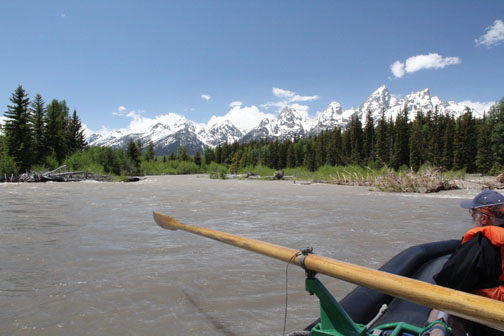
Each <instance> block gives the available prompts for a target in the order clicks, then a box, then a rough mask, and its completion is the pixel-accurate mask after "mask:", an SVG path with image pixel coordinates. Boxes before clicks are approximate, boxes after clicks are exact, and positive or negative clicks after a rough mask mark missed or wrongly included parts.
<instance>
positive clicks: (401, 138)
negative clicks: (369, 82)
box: [393, 106, 410, 169]
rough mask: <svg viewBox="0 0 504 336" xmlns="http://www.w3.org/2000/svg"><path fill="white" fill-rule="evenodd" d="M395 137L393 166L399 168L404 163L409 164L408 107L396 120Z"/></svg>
mask: <svg viewBox="0 0 504 336" xmlns="http://www.w3.org/2000/svg"><path fill="white" fill-rule="evenodd" d="M394 128H395V138H394V158H393V167H394V169H399V167H401V166H402V165H408V164H409V157H410V155H409V138H410V130H409V124H408V108H407V107H406V106H405V107H404V109H403V110H402V111H401V113H399V115H398V116H397V118H396V122H395V127H394Z"/></svg>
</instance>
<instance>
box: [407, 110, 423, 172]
mask: <svg viewBox="0 0 504 336" xmlns="http://www.w3.org/2000/svg"><path fill="white" fill-rule="evenodd" d="M424 127H425V125H424V115H423V113H422V111H418V112H417V115H416V117H415V120H414V121H413V124H412V126H411V136H410V146H409V147H410V159H409V165H410V167H411V168H412V169H414V170H415V171H418V169H419V168H420V166H421V165H422V164H423V162H424V155H425V149H426V145H425V141H426V137H425V136H426V134H425V133H426V132H425V129H424Z"/></svg>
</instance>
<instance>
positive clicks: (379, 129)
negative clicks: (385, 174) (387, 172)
mask: <svg viewBox="0 0 504 336" xmlns="http://www.w3.org/2000/svg"><path fill="white" fill-rule="evenodd" d="M375 152H376V159H377V160H378V161H379V162H380V163H381V164H383V165H387V164H388V162H389V159H390V151H389V132H388V123H387V120H386V119H385V110H384V109H383V110H382V111H381V114H380V119H379V120H378V125H377V126H376V144H375Z"/></svg>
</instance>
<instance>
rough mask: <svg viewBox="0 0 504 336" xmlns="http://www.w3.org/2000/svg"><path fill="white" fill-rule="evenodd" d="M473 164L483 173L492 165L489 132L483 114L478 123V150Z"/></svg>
mask: <svg viewBox="0 0 504 336" xmlns="http://www.w3.org/2000/svg"><path fill="white" fill-rule="evenodd" d="M475 164H476V167H477V168H478V170H479V171H480V172H481V173H484V174H486V173H488V171H489V170H490V168H491V167H492V149H491V134H490V127H489V125H488V120H487V118H486V115H483V119H482V120H481V122H480V125H479V132H478V152H477V154H476V162H475Z"/></svg>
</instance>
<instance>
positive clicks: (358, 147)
mask: <svg viewBox="0 0 504 336" xmlns="http://www.w3.org/2000/svg"><path fill="white" fill-rule="evenodd" d="M348 131H349V132H350V148H351V152H350V160H351V161H352V162H353V163H356V164H360V163H361V161H362V144H363V142H364V141H363V140H364V139H363V136H362V123H361V121H360V119H359V117H358V116H357V115H355V114H354V115H353V116H352V118H351V120H350V125H349V129H348Z"/></svg>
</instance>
